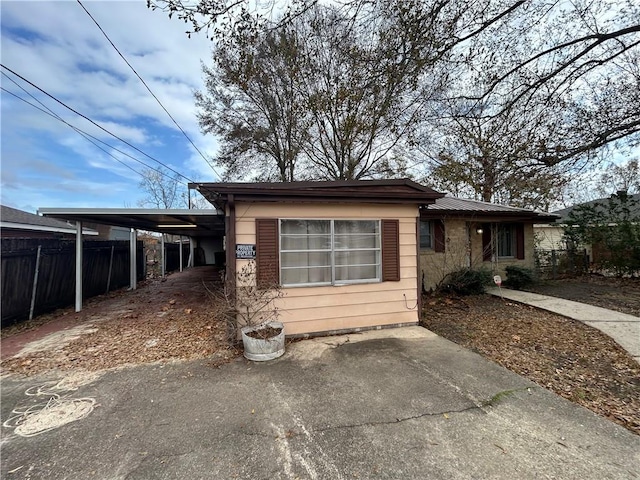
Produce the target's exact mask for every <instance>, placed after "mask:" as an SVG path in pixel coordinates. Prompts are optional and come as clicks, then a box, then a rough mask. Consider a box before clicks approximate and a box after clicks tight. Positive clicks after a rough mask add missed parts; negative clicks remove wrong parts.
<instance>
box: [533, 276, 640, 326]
mask: <svg viewBox="0 0 640 480" xmlns="http://www.w3.org/2000/svg"><path fill="white" fill-rule="evenodd" d="M526 290H528V291H530V292H534V293H540V294H542V295H551V296H554V297H560V298H564V299H566V300H573V301H575V302H582V303H587V304H589V305H595V306H596V307H602V308H608V309H609V310H615V311H617V312H622V313H628V314H629V315H635V316H636V317H640V278H613V277H603V276H602V275H584V276H582V277H578V278H565V279H558V280H544V281H541V282H539V283H537V284H535V285H532V286H530V287H527V288H526Z"/></svg>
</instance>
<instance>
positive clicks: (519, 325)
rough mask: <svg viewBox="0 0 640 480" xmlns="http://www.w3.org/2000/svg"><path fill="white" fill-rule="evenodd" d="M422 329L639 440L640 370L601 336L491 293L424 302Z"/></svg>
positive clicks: (585, 328)
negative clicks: (607, 421) (539, 387)
mask: <svg viewBox="0 0 640 480" xmlns="http://www.w3.org/2000/svg"><path fill="white" fill-rule="evenodd" d="M423 325H424V326H425V327H426V328H428V329H429V330H431V331H433V332H435V333H437V334H438V335H440V336H442V337H444V338H447V339H449V340H451V341H453V342H455V343H458V344H460V345H462V346H464V347H467V348H470V349H471V350H474V351H475V352H477V353H479V354H481V355H483V356H485V357H487V358H489V359H491V360H493V361H495V362H496V363H498V364H500V365H502V366H504V367H506V368H508V369H509V370H511V371H513V372H515V373H518V374H520V375H523V376H525V377H527V378H529V379H530V380H532V381H534V382H535V383H537V384H539V385H541V386H543V387H545V388H547V389H549V390H552V391H553V392H555V393H557V394H558V395H560V396H562V397H564V398H566V399H568V400H571V401H572V402H575V403H577V404H580V405H582V406H584V407H586V408H588V409H590V410H592V411H593V412H595V413H597V414H598V415H602V416H604V417H606V418H608V419H610V420H612V421H614V422H616V423H618V424H620V425H622V426H624V427H625V428H627V429H628V430H630V431H632V432H634V433H636V434H638V435H640V365H638V363H637V362H636V361H635V360H634V359H633V358H632V357H631V356H630V355H629V354H628V353H627V352H626V351H625V350H623V349H622V348H621V347H620V346H619V345H618V344H617V343H615V342H614V341H613V340H612V339H611V338H610V337H608V336H607V335H605V334H603V333H602V332H600V331H599V330H596V329H594V328H591V327H589V326H587V325H584V324H583V323H581V322H578V321H575V320H571V319H568V318H565V317H561V316H559V315H555V314H552V313H549V312H545V311H542V310H538V309H536V308H534V307H530V306H528V305H522V304H518V303H512V302H506V301H503V300H501V299H499V298H496V297H491V296H489V295H478V296H472V297H464V298H457V297H443V296H429V297H425V301H424V313H423Z"/></svg>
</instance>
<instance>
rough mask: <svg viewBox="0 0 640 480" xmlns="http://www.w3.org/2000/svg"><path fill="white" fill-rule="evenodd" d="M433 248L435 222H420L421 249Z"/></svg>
mask: <svg viewBox="0 0 640 480" xmlns="http://www.w3.org/2000/svg"><path fill="white" fill-rule="evenodd" d="M432 248H433V221H432V220H420V249H421V250H425V249H432Z"/></svg>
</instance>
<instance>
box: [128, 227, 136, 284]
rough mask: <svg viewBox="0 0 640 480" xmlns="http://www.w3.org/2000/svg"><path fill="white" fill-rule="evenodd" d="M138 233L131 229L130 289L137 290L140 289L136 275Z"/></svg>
mask: <svg viewBox="0 0 640 480" xmlns="http://www.w3.org/2000/svg"><path fill="white" fill-rule="evenodd" d="M137 236H138V235H137V231H136V229H135V228H132V229H131V232H130V233H129V289H130V290H135V289H136V288H138V276H137V275H136V264H137V263H138V262H137V261H136V253H137V252H136V247H137V245H136V239H137Z"/></svg>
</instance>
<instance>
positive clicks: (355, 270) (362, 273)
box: [336, 265, 378, 282]
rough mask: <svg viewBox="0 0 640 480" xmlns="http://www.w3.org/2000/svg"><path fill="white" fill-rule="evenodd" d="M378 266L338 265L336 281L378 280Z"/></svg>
mask: <svg viewBox="0 0 640 480" xmlns="http://www.w3.org/2000/svg"><path fill="white" fill-rule="evenodd" d="M377 279H378V267H377V266H376V265H367V266H361V267H336V282H344V281H348V280H377Z"/></svg>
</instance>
